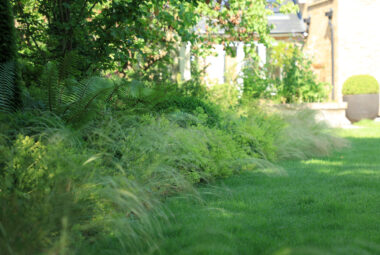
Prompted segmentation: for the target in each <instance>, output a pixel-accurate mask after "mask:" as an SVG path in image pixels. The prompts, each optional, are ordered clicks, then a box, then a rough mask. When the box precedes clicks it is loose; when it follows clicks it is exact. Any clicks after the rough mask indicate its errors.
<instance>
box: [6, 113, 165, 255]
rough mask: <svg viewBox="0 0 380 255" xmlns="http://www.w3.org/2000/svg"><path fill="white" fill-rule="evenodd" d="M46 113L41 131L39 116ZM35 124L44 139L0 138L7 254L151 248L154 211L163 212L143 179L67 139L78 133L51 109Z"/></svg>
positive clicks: (158, 216)
mask: <svg viewBox="0 0 380 255" xmlns="http://www.w3.org/2000/svg"><path fill="white" fill-rule="evenodd" d="M49 118H52V120H51V121H50V123H49V124H46V125H47V127H46V130H45V131H44V130H43V126H44V125H45V124H44V123H38V122H45V121H46V120H48V119H49ZM33 125H36V126H37V128H36V129H34V128H32V129H31V130H33V131H35V130H38V131H39V132H41V133H42V134H44V135H42V138H43V139H39V138H38V137H41V135H36V136H35V138H33V137H30V136H25V135H19V136H18V138H17V139H16V140H15V141H14V142H13V144H11V145H9V144H8V142H7V141H3V139H0V142H1V144H0V148H4V152H6V153H3V150H1V151H2V152H1V156H2V157H1V159H0V166H1V167H2V168H3V171H2V172H1V173H0V177H1V178H0V190H1V192H0V208H2V209H1V210H0V250H1V251H2V252H4V254H6V255H7V254H40V253H42V252H43V253H44V254H45V253H46V254H64V253H65V254H98V252H99V250H107V251H109V252H110V254H121V253H128V254H130V253H132V254H140V253H143V251H146V249H156V246H157V245H156V244H155V243H156V242H155V240H156V238H158V237H159V235H160V229H161V227H160V224H161V223H160V222H162V220H161V221H160V220H159V219H162V218H165V217H166V216H165V213H164V210H162V209H161V207H160V202H159V201H158V199H156V197H155V194H153V193H152V192H151V190H150V189H149V187H148V186H145V187H143V186H141V185H140V184H138V183H137V182H136V181H134V180H132V179H129V177H128V176H127V175H123V174H122V173H123V172H125V171H115V170H114V169H110V168H108V165H107V164H106V162H104V161H102V158H101V157H100V156H99V155H96V154H94V153H99V151H94V150H91V149H90V148H88V147H87V146H78V145H76V146H71V145H73V144H75V143H76V142H75V141H72V139H77V138H75V137H76V136H77V135H71V136H70V135H68V134H67V132H69V130H60V128H59V125H60V123H59V121H57V120H54V117H52V116H50V117H48V116H43V117H41V118H40V119H38V120H35V123H34V124H33ZM51 128H53V129H54V131H51V130H49V129H51ZM24 131H27V132H29V129H24ZM0 137H2V136H0ZM73 137H74V138H73ZM11 148H12V149H11ZM94 244H96V245H94ZM110 244H111V245H110ZM92 247H95V248H92Z"/></svg>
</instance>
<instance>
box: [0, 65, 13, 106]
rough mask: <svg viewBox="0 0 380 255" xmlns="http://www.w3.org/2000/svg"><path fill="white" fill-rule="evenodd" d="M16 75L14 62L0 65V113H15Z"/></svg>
mask: <svg viewBox="0 0 380 255" xmlns="http://www.w3.org/2000/svg"><path fill="white" fill-rule="evenodd" d="M15 79H16V73H15V64H14V62H12V61H11V62H7V63H0V112H13V111H15V109H16V107H15V94H16V85H15Z"/></svg>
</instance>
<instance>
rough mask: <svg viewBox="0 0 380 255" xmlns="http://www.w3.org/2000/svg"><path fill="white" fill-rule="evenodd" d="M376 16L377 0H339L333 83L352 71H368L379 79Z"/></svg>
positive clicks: (379, 4)
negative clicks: (335, 74)
mask: <svg viewBox="0 0 380 255" xmlns="http://www.w3.org/2000/svg"><path fill="white" fill-rule="evenodd" d="M379 19H380V1H379V0H339V3H338V23H337V26H338V27H339V32H338V45H337V47H338V49H339V51H338V56H337V66H338V67H339V68H338V73H337V83H338V84H339V85H340V86H341V85H342V84H343V83H344V81H345V80H346V79H347V78H348V77H350V76H351V75H356V74H370V75H372V76H374V77H375V78H376V79H377V80H378V81H379V82H380V32H379V29H378V26H379ZM339 92H341V90H340V91H339Z"/></svg>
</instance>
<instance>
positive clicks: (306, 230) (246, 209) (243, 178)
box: [158, 122, 380, 255]
mask: <svg viewBox="0 0 380 255" xmlns="http://www.w3.org/2000/svg"><path fill="white" fill-rule="evenodd" d="M359 125H360V126H361V128H358V129H349V130H342V131H341V134H342V136H344V137H346V138H347V139H348V140H349V141H350V142H351V146H350V147H349V148H346V149H343V150H342V151H341V152H338V153H335V154H333V155H332V156H330V157H328V158H315V159H311V160H305V161H286V162H282V163H281V164H280V165H281V166H282V167H283V170H270V169H268V170H262V171H257V172H249V173H248V172H247V173H245V174H242V175H239V176H235V177H232V178H228V179H226V180H222V181H219V182H218V183H217V184H215V186H212V187H210V186H206V187H203V188H200V194H201V197H202V202H199V200H196V199H188V198H181V197H172V198H169V199H168V200H167V202H166V204H167V206H168V207H169V209H170V210H171V212H172V213H173V219H172V222H173V223H172V224H170V225H168V226H167V227H166V228H165V232H164V234H165V238H164V239H163V241H162V242H161V244H160V251H159V252H158V254H178V255H179V254H192V255H195V254H281V255H286V254H380V124H379V123H373V122H364V123H359Z"/></svg>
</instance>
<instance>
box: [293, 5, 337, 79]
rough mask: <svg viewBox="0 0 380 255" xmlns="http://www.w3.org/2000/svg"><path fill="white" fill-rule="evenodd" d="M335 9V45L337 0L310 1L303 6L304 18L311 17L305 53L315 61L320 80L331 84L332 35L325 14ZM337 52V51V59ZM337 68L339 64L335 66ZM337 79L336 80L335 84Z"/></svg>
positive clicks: (335, 39) (314, 67)
mask: <svg viewBox="0 0 380 255" xmlns="http://www.w3.org/2000/svg"><path fill="white" fill-rule="evenodd" d="M330 8H331V9H333V11H334V18H333V27H334V31H335V33H334V35H335V38H334V41H335V42H334V43H335V45H336V43H337V32H338V28H337V24H336V23H337V22H336V21H337V19H336V17H337V12H336V9H337V0H317V1H315V0H314V1H313V0H309V1H307V2H306V4H303V5H301V12H302V16H303V17H304V18H307V17H309V16H310V18H311V23H310V26H309V31H308V36H307V38H306V40H305V46H304V51H305V53H306V54H307V55H309V56H311V57H312V59H313V69H314V71H315V73H316V74H317V75H318V77H319V80H320V81H322V82H328V83H330V84H331V82H332V79H331V39H330V38H331V33H330V27H329V24H328V18H327V17H326V15H325V13H326V12H327V11H329V10H330ZM336 56H337V51H335V57H336ZM335 68H337V64H335ZM336 82H337V79H335V83H336Z"/></svg>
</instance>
